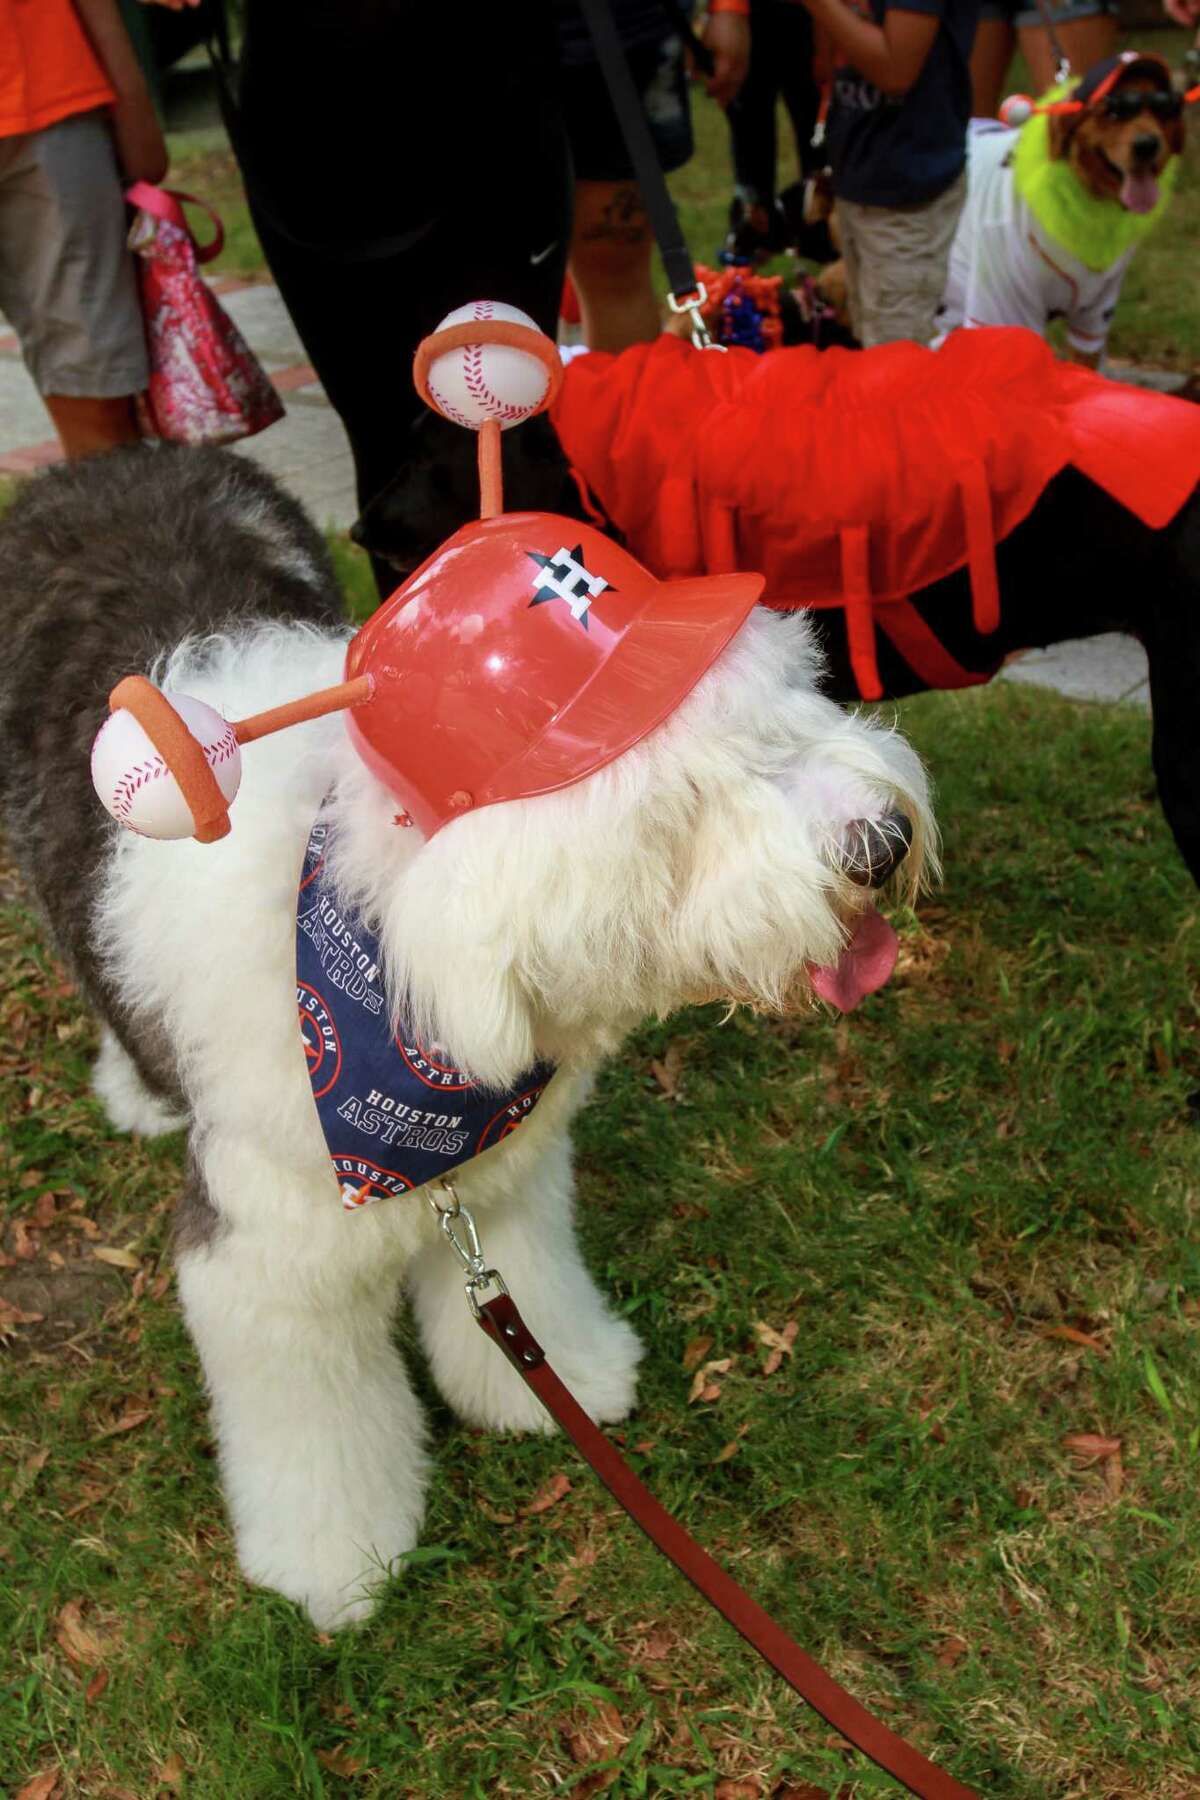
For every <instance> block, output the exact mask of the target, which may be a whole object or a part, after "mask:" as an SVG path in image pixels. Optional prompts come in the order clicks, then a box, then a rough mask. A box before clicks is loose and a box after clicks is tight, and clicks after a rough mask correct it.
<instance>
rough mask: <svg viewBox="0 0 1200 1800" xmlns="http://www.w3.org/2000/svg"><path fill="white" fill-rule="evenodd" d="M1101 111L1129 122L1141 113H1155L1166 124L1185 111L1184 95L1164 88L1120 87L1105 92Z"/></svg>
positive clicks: (1110, 116) (1109, 116)
mask: <svg viewBox="0 0 1200 1800" xmlns="http://www.w3.org/2000/svg"><path fill="white" fill-rule="evenodd" d="M1099 110H1100V112H1101V113H1102V114H1103V115H1104V117H1105V118H1106V119H1112V120H1114V121H1120V122H1122V123H1124V122H1127V121H1128V120H1130V119H1136V118H1137V116H1138V114H1139V113H1143V112H1148V113H1153V115H1154V117H1155V118H1156V119H1160V120H1161V121H1162V122H1163V123H1164V124H1166V123H1167V122H1168V121H1170V120H1171V119H1177V118H1179V116H1180V114H1181V113H1182V112H1183V95H1182V94H1177V93H1175V92H1174V91H1172V92H1169V93H1168V92H1167V91H1166V89H1164V88H1154V89H1151V90H1149V91H1147V90H1146V89H1145V88H1118V89H1117V90H1116V91H1115V92H1114V93H1111V94H1105V96H1104V99H1103V100H1102V101H1101V103H1100V109H1099Z"/></svg>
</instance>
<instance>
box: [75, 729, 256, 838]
mask: <svg viewBox="0 0 1200 1800" xmlns="http://www.w3.org/2000/svg"><path fill="white" fill-rule="evenodd" d="M167 697H168V699H169V700H170V702H171V705H172V706H173V707H174V708H175V711H176V712H177V713H178V714H179V716H180V718H181V719H182V720H183V722H184V724H185V725H186V726H187V728H188V730H189V731H190V732H191V734H192V736H193V737H194V738H195V739H196V741H197V743H198V744H199V745H200V748H201V749H202V750H203V752H204V757H205V761H206V762H207V763H208V766H209V768H210V769H211V770H212V772H213V775H214V776H215V777H216V782H217V786H218V787H219V788H220V790H221V793H222V795H223V797H224V799H225V801H226V803H227V804H228V803H229V802H230V801H232V800H233V799H234V797H235V796H236V794H237V791H238V788H239V786H240V785H241V779H242V752H241V748H240V746H239V744H238V741H237V738H236V737H235V736H234V730H233V726H232V725H231V724H230V723H229V721H228V719H223V718H222V717H221V714H220V713H219V712H217V711H216V710H215V708H214V707H211V706H208V705H206V704H205V702H204V701H203V700H195V699H193V698H192V696H191V695H190V694H169V695H168V696H167ZM92 785H93V787H94V788H95V790H96V793H97V795H98V796H99V799H100V802H101V804H102V805H103V807H104V808H105V811H106V812H109V813H111V815H112V817H113V818H114V819H116V820H117V822H118V823H119V824H121V825H124V826H125V827H126V828H127V829H128V830H129V831H136V832H137V833H138V834H139V836H141V837H149V838H188V837H191V836H192V835H193V834H194V832H195V829H196V824H195V820H194V819H193V818H192V813H191V808H190V807H189V806H188V803H187V801H186V800H185V799H184V797H183V793H182V791H181V789H180V786H179V783H178V782H177V781H176V779H175V777H174V776H173V775H172V773H171V771H170V769H169V768H168V767H167V764H166V760H165V758H164V757H163V756H162V754H161V753H160V752H159V751H158V750H156V749H155V747H154V745H153V744H152V743H151V741H150V739H149V737H148V736H147V735H146V733H145V731H144V730H143V729H142V727H141V726H140V725H139V724H138V722H137V720H136V719H135V718H134V716H133V714H132V713H129V712H126V711H125V709H124V708H123V707H120V708H118V710H117V711H116V712H113V713H110V714H109V716H108V718H107V719H106V720H105V721H104V724H103V725H102V726H101V727H100V730H99V731H98V732H97V733H96V740H95V742H94V743H93V745H92Z"/></svg>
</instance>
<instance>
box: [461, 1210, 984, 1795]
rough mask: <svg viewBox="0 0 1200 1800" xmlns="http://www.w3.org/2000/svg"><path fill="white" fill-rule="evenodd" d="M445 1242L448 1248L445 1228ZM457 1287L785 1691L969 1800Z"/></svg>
mask: <svg viewBox="0 0 1200 1800" xmlns="http://www.w3.org/2000/svg"><path fill="white" fill-rule="evenodd" d="M439 1210H440V1209H439ZM443 1223H444V1221H443ZM472 1230H473V1228H472ZM447 1236H448V1237H450V1239H451V1242H452V1243H453V1242H454V1239H453V1236H452V1234H451V1233H450V1232H449V1230H447ZM455 1247H456V1248H457V1247H458V1246H457V1245H456V1246H455ZM460 1254H461V1251H460ZM464 1260H465V1259H464ZM480 1262H482V1259H480ZM479 1274H480V1275H483V1276H487V1277H491V1278H492V1282H493V1283H494V1282H496V1280H497V1277H496V1272H495V1270H490V1269H489V1270H484V1269H482V1268H480V1270H479ZM467 1285H468V1292H469V1295H470V1299H471V1303H472V1308H473V1310H474V1312H475V1316H476V1318H477V1319H478V1321H479V1324H480V1325H481V1326H482V1328H483V1330H484V1331H485V1332H486V1333H487V1335H488V1337H490V1338H491V1340H492V1342H493V1343H495V1344H498V1345H499V1346H500V1348H501V1350H503V1352H504V1354H505V1356H507V1358H508V1360H509V1362H510V1363H511V1364H512V1366H513V1368H514V1369H516V1371H517V1373H518V1374H519V1375H520V1376H521V1378H522V1380H523V1381H524V1382H525V1383H526V1385H527V1386H528V1387H530V1388H532V1389H533V1392H534V1393H535V1394H536V1395H537V1397H538V1399H539V1400H540V1401H541V1403H542V1405H543V1406H544V1407H545V1408H546V1411H547V1412H548V1413H549V1414H550V1416H551V1418H552V1419H554V1420H555V1421H556V1423H557V1424H558V1425H560V1426H561V1427H562V1429H563V1431H565V1432H566V1434H567V1436H568V1437H569V1438H570V1440H571V1442H572V1443H573V1444H574V1446H575V1448H576V1449H577V1450H578V1451H579V1454H580V1455H581V1456H582V1457H583V1459H584V1461H585V1462H587V1463H589V1464H590V1465H591V1467H592V1469H593V1470H594V1471H595V1473H596V1474H597V1475H598V1476H599V1477H600V1480H601V1481H602V1482H603V1483H604V1485H605V1487H606V1488H607V1489H608V1491H609V1493H610V1494H612V1496H613V1498H614V1499H615V1500H619V1501H620V1503H621V1505H622V1506H623V1507H624V1508H625V1511H626V1512H627V1513H628V1514H629V1516H630V1518H631V1519H632V1520H633V1522H634V1524H635V1525H638V1526H640V1527H641V1529H642V1530H643V1531H644V1532H645V1534H646V1536H647V1537H648V1538H649V1539H650V1541H651V1543H652V1544H654V1545H655V1546H656V1547H657V1548H658V1549H659V1550H661V1551H662V1552H663V1554H664V1556H668V1557H670V1559H671V1561H672V1562H673V1563H674V1564H675V1567H676V1568H677V1569H678V1570H679V1571H680V1573H681V1574H682V1575H686V1576H687V1578H688V1580H689V1581H690V1582H691V1583H692V1585H693V1586H694V1587H695V1588H697V1589H698V1590H699V1592H700V1593H701V1594H702V1595H703V1596H704V1598H705V1599H706V1600H707V1601H708V1602H709V1604H710V1605H711V1606H715V1607H716V1609H717V1611H718V1612H719V1613H721V1614H722V1616H723V1617H724V1618H726V1619H728V1621H729V1623H730V1624H731V1625H732V1626H734V1627H735V1629H736V1630H738V1631H740V1632H741V1634H742V1636H743V1637H744V1638H745V1639H746V1642H747V1643H748V1644H750V1645H751V1647H752V1648H753V1649H755V1650H757V1651H758V1654H759V1655H760V1656H761V1657H763V1658H764V1659H765V1660H766V1661H767V1662H769V1663H770V1664H771V1666H772V1668H774V1669H776V1670H777V1671H778V1673H779V1674H780V1675H782V1676H783V1679H784V1680H785V1681H786V1682H787V1683H788V1686H789V1687H792V1688H794V1689H795V1690H796V1692H797V1693H798V1694H799V1695H800V1698H801V1699H802V1700H807V1702H808V1704H809V1705H810V1706H811V1707H813V1708H815V1710H816V1711H817V1712H819V1713H820V1715H821V1717H822V1718H823V1719H826V1720H827V1721H828V1723H829V1724H830V1725H832V1726H833V1728H834V1730H835V1731H838V1732H840V1733H841V1735H842V1736H843V1737H844V1738H846V1739H847V1741H848V1742H849V1743H851V1744H853V1745H855V1747H856V1748H857V1749H859V1750H861V1751H862V1752H863V1753H864V1755H866V1756H869V1757H870V1758H871V1761H872V1762H874V1763H877V1764H878V1765H879V1767H880V1768H881V1769H883V1770H884V1771H885V1773H886V1774H888V1775H891V1776H894V1778H895V1779H896V1780H897V1781H899V1782H900V1783H901V1784H902V1785H903V1786H904V1787H906V1788H907V1789H908V1791H909V1793H910V1794H916V1795H917V1796H918V1797H919V1800H979V1795H978V1794H976V1793H975V1792H974V1791H973V1789H971V1788H968V1787H964V1786H963V1784H962V1782H961V1781H955V1779H954V1777H953V1776H952V1775H947V1774H946V1772H945V1771H944V1770H943V1769H939V1768H937V1767H936V1765H935V1764H934V1763H931V1762H929V1761H928V1760H927V1759H926V1758H925V1757H924V1756H922V1755H921V1754H920V1752H919V1751H917V1750H914V1749H913V1748H912V1745H911V1744H906V1743H905V1742H904V1739H903V1738H900V1737H897V1736H896V1733H895V1732H894V1731H890V1730H889V1729H888V1727H887V1726H886V1725H884V1724H883V1723H882V1721H881V1720H879V1719H877V1718H875V1716H874V1715H873V1714H872V1713H869V1712H868V1711H867V1709H866V1707H865V1706H862V1705H861V1704H860V1703H859V1702H858V1701H857V1700H856V1699H855V1698H854V1696H853V1695H852V1694H848V1693H847V1692H846V1690H845V1688H844V1687H840V1686H839V1685H838V1683H837V1682H836V1681H834V1679H833V1677H832V1676H831V1675H827V1674H826V1673H825V1671H824V1669H822V1668H821V1666H820V1665H819V1664H818V1663H815V1662H814V1661H813V1659H812V1657H811V1656H808V1655H807V1654H806V1653H805V1652H804V1651H803V1650H801V1648H800V1646H799V1645H798V1644H796V1643H793V1641H792V1639H791V1638H790V1637H789V1636H788V1635H787V1633H786V1631H783V1630H782V1629H781V1628H780V1627H779V1626H778V1625H776V1623H775V1621H774V1620H773V1619H772V1618H771V1617H770V1616H769V1615H768V1614H767V1613H765V1612H764V1611H763V1609H762V1607H761V1606H759V1605H758V1603H757V1601H754V1600H752V1599H751V1598H750V1596H749V1594H747V1593H746V1591H745V1589H744V1588H741V1587H739V1586H738V1584H737V1582H736V1581H735V1580H734V1579H733V1577H732V1576H731V1575H729V1574H727V1573H726V1571H725V1570H724V1569H723V1568H722V1567H721V1566H720V1564H719V1563H717V1562H714V1561H713V1559H712V1557H711V1556H710V1555H709V1554H708V1552H707V1551H706V1550H702V1549H701V1548H700V1545H699V1544H698V1543H697V1542H696V1540H695V1539H694V1538H693V1537H691V1536H689V1534H688V1533H687V1532H686V1531H685V1530H684V1528H683V1526H682V1525H681V1524H680V1523H679V1521H678V1520H677V1519H673V1518H672V1517H671V1514H670V1513H669V1512H667V1510H666V1508H665V1507H664V1506H662V1505H660V1503H659V1502H658V1501H657V1500H656V1499H655V1498H654V1495H653V1494H652V1493H651V1492H650V1490H649V1488H647V1487H645V1486H643V1484H642V1483H641V1482H640V1481H639V1480H638V1478H637V1476H636V1475H635V1474H634V1472H633V1470H632V1469H631V1468H630V1467H629V1464H628V1463H627V1462H626V1461H625V1460H624V1458H623V1457H622V1456H620V1455H619V1454H618V1452H617V1451H616V1450H614V1448H613V1446H612V1445H611V1444H610V1443H609V1441H608V1439H607V1438H606V1437H605V1436H604V1433H603V1432H602V1431H600V1430H599V1429H598V1428H597V1427H596V1426H595V1425H594V1424H593V1423H592V1421H591V1419H589V1418H588V1416H587V1414H586V1413H585V1412H584V1410H583V1408H582V1407H581V1406H580V1404H579V1402H578V1401H577V1400H576V1399H575V1398H574V1396H573V1395H572V1393H571V1392H570V1390H569V1389H568V1388H566V1387H564V1386H563V1383H562V1382H561V1381H560V1380H559V1378H558V1376H557V1375H556V1374H555V1373H554V1370H553V1369H552V1368H551V1367H550V1365H549V1363H548V1362H547V1361H546V1353H545V1351H544V1350H543V1349H542V1347H541V1345H540V1344H539V1343H538V1342H537V1340H536V1338H534V1336H533V1334H532V1333H531V1332H530V1330H529V1327H528V1326H527V1325H526V1324H525V1321H524V1320H523V1319H522V1317H521V1315H520V1313H519V1312H518V1311H517V1308H516V1306H515V1304H514V1302H513V1300H512V1297H511V1296H510V1295H509V1294H508V1293H507V1292H506V1291H503V1290H502V1291H501V1292H500V1293H498V1294H497V1295H496V1297H495V1298H494V1299H492V1300H486V1301H481V1300H479V1299H477V1297H476V1293H475V1290H474V1288H473V1287H472V1286H471V1282H470V1281H468V1284H467ZM479 1285H483V1283H479ZM489 1285H490V1283H489Z"/></svg>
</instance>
